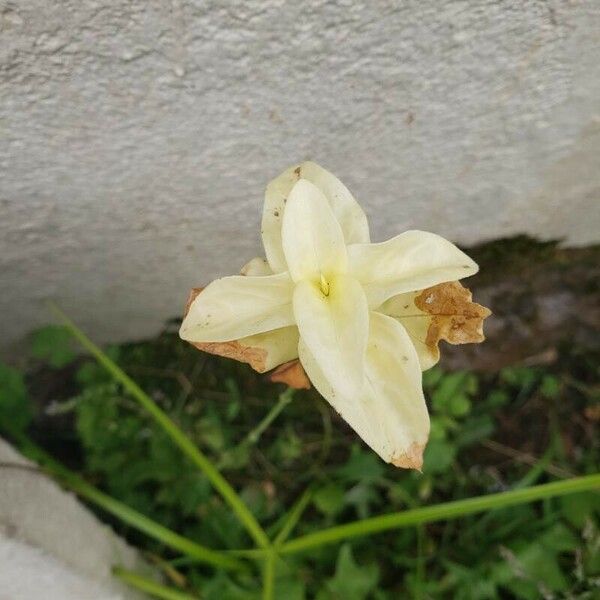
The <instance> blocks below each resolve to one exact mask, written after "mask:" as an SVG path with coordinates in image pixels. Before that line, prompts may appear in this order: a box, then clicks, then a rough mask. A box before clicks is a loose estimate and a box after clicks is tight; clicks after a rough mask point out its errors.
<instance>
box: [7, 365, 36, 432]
mask: <svg viewBox="0 0 600 600" xmlns="http://www.w3.org/2000/svg"><path fill="white" fill-rule="evenodd" d="M32 418H33V408H32V406H31V402H30V400H29V396H28V395H27V388H26V387H25V381H24V379H23V375H21V373H20V372H19V371H17V370H16V369H13V368H12V367H9V366H7V365H5V364H3V363H0V429H4V430H7V431H15V432H18V433H21V432H23V431H25V429H26V428H27V427H28V425H29V423H30V422H31V419H32Z"/></svg>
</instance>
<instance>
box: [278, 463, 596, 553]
mask: <svg viewBox="0 0 600 600" xmlns="http://www.w3.org/2000/svg"><path fill="white" fill-rule="evenodd" d="M596 488H600V475H598V474H596V475H588V476H586V477H574V478H573V479H566V480H563V481H555V482H552V483H546V484H543V485H536V486H534V487H530V488H524V489H517V490H511V491H508V492H501V493H498V494H489V495H487V496H478V497H476V498H468V499H466V500H456V501H454V502H445V503H443V504H436V505H434V506H427V507H424V508H415V509H412V510H407V511H404V512H398V513H393V514H390V515H383V516H380V517H373V518H370V519H364V520H362V521H356V522H354V523H348V524H346V525H339V526H337V527H331V528H329V529H324V530H322V531H318V532H316V533H311V534H309V535H305V536H302V537H299V538H296V539H293V540H291V541H289V542H287V543H285V544H283V546H281V548H280V549H279V551H280V552H281V553H282V554H290V553H293V552H300V551H304V550H308V549H310V548H315V547H317V546H322V545H324V544H331V543H333V542H339V541H340V540H343V539H348V538H353V537H361V536H365V535H372V534H374V533H378V532H381V531H387V530H389V529H398V528H401V527H410V526H413V525H418V524H420V523H433V522H435V521H444V520H447V519H457V518H459V517H462V516H464V515H470V514H473V513H477V512H482V511H486V510H494V509H498V508H504V507H506V506H514V505H516V504H525V503H527V502H533V501H535V500H542V499H544V498H552V497H555V496H562V495H565V494H572V493H575V492H583V491H587V490H593V489H596Z"/></svg>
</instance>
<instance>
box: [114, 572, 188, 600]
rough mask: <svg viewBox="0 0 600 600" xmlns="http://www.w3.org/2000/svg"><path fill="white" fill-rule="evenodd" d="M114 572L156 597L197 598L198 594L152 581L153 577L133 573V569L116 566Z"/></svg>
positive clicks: (185, 599)
mask: <svg viewBox="0 0 600 600" xmlns="http://www.w3.org/2000/svg"><path fill="white" fill-rule="evenodd" d="M113 574H114V575H115V577H118V578H119V579H121V580H122V581H124V582H125V583H127V584H129V585H130V586H132V587H134V588H136V589H138V590H141V591H142V592H147V593H148V594H150V595H152V596H154V597H155V598H164V599H165V600H197V599H198V596H191V595H190V594H186V593H185V592H180V591H179V590H176V589H173V588H170V587H167V586H164V585H161V584H159V583H156V582H155V581H152V580H151V579H147V578H146V577H142V576H141V575H138V574H137V573H132V572H131V571H126V570H125V569H121V568H120V567H115V568H114V569H113Z"/></svg>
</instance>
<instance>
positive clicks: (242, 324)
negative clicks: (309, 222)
mask: <svg viewBox="0 0 600 600" xmlns="http://www.w3.org/2000/svg"><path fill="white" fill-rule="evenodd" d="M292 291H293V286H292V282H291V281H290V278H289V276H288V274H287V273H280V274H278V275H266V276H263V277H247V276H243V275H234V276H233V277H223V278H222V279H217V280H216V281H213V282H212V283H211V284H210V285H208V286H207V287H206V288H204V290H203V291H202V293H201V294H199V295H198V296H197V297H196V299H195V300H194V301H193V302H192V304H191V305H190V308H189V311H188V313H187V315H186V317H185V319H184V320H183V323H182V324H181V329H180V330H179V335H180V337H181V338H182V339H184V340H187V341H189V342H227V341H230V340H239V339H240V338H244V337H247V336H250V335H255V334H257V333H263V332H265V331H270V330H272V329H279V328H280V327H287V326H289V325H293V324H294V314H293V311H292Z"/></svg>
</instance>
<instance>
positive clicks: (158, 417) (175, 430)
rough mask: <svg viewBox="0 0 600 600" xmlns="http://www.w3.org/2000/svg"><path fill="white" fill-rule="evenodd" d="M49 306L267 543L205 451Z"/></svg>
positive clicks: (260, 542) (256, 537) (260, 540)
mask: <svg viewBox="0 0 600 600" xmlns="http://www.w3.org/2000/svg"><path fill="white" fill-rule="evenodd" d="M51 308H52V310H53V311H54V312H55V313H56V314H57V315H58V317H59V318H60V319H61V320H62V321H63V322H64V324H65V325H66V327H67V328H68V329H69V331H70V332H71V334H72V335H73V337H75V338H76V339H77V340H78V341H79V343H80V344H81V345H82V346H83V347H84V348H85V349H86V350H88V351H89V352H90V354H92V356H94V358H95V359H96V360H97V361H98V362H99V363H100V364H101V365H102V366H103V367H104V368H105V369H106V370H107V371H108V372H109V373H110V374H111V375H112V376H113V377H114V379H115V380H116V381H118V382H119V383H120V384H121V385H122V386H123V387H124V388H125V389H126V390H127V391H128V392H129V393H130V394H131V396H133V397H134V398H135V399H136V400H137V401H138V402H139V403H140V404H141V405H142V407H143V408H144V409H145V410H146V411H147V412H148V413H150V415H151V416H152V418H153V419H154V420H155V421H156V422H157V423H158V425H160V426H161V427H162V428H163V430H164V431H165V432H166V433H167V434H168V435H169V436H170V437H171V439H172V440H173V442H175V444H176V445H177V446H179V448H180V449H181V450H182V451H183V452H184V454H186V455H187V456H188V458H189V459H190V460H191V461H192V462H193V463H194V464H195V465H196V466H197V467H198V468H199V469H200V470H201V471H202V472H203V473H204V474H205V475H206V477H207V478H208V479H209V480H210V482H211V483H212V485H213V486H214V488H215V489H216V490H217V491H218V492H219V493H220V494H221V496H222V497H223V499H224V500H225V501H226V502H227V504H229V506H230V507H231V509H232V510H233V512H234V513H235V514H236V515H237V517H238V518H239V520H240V521H241V522H242V523H243V524H244V526H245V527H246V529H247V531H248V532H249V533H250V535H251V536H252V538H253V539H254V541H255V542H256V543H257V544H258V545H259V546H260V547H261V548H265V547H267V546H268V545H269V539H268V537H267V535H266V533H265V532H264V530H263V528H262V527H261V526H260V524H259V523H258V521H257V520H256V518H255V517H254V515H253V514H252V513H251V512H250V510H249V509H248V507H247V506H246V505H245V504H244V502H243V501H242V499H241V498H240V497H239V496H238V495H237V494H236V492H235V490H234V489H233V488H232V487H231V485H230V484H229V482H228V481H227V480H226V479H225V478H224V477H223V476H222V475H221V473H219V471H218V470H217V468H216V467H215V466H214V465H213V464H212V462H211V461H210V459H209V458H208V457H207V456H205V455H204V453H203V452H201V451H200V450H199V449H198V448H197V447H196V446H195V445H194V444H193V443H192V442H191V441H190V440H189V439H188V438H187V437H186V436H185V435H184V433H183V432H182V431H181V430H180V429H179V427H177V425H175V423H173V421H171V419H169V417H168V416H167V415H166V414H165V413H164V412H163V411H162V410H161V409H160V408H159V407H158V406H157V405H156V403H155V402H154V401H153V400H152V398H150V396H148V394H146V392H144V391H143V390H142V388H140V387H139V386H138V384H137V383H135V381H133V379H131V378H130V377H129V376H128V375H127V374H126V373H125V372H124V371H123V370H122V369H121V368H120V367H119V366H118V365H117V364H116V363H115V362H113V361H112V360H111V359H110V358H109V357H108V356H107V355H106V354H105V353H104V352H103V351H102V350H101V349H100V348H99V347H98V346H96V344H94V342H92V341H91V340H90V339H89V338H88V337H87V336H86V335H85V334H84V333H83V331H81V330H80V329H79V328H78V327H77V326H76V325H75V323H73V322H72V321H71V320H70V319H69V318H68V317H67V316H66V315H65V314H64V313H63V312H62V311H61V310H60V309H59V308H58V307H57V306H55V305H51Z"/></svg>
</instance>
